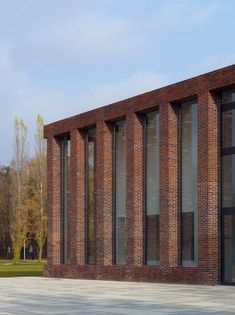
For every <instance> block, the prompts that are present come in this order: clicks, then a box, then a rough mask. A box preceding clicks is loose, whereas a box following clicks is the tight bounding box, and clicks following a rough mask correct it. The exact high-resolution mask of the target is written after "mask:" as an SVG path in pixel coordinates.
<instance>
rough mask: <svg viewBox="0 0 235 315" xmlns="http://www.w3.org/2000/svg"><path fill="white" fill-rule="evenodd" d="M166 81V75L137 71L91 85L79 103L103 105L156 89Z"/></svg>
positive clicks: (90, 105)
mask: <svg viewBox="0 0 235 315" xmlns="http://www.w3.org/2000/svg"><path fill="white" fill-rule="evenodd" d="M167 81H168V79H167V77H166V76H165V75H163V74H158V73H154V72H151V71H142V72H137V73H134V74H132V75H131V76H129V77H128V78H125V79H123V80H121V81H120V82H117V83H112V84H111V83H107V84H102V85H98V86H93V87H91V88H90V89H89V90H88V91H87V92H86V94H85V95H83V96H82V97H81V98H80V99H79V103H80V104H84V106H89V107H93V106H103V105H106V104H109V103H112V102H115V101H118V100H120V99H124V98H127V97H131V96H135V95H137V94H141V93H144V92H147V91H149V90H153V89H157V88H159V87H161V86H163V85H165V84H166V83H167ZM85 104H86V105H85Z"/></svg>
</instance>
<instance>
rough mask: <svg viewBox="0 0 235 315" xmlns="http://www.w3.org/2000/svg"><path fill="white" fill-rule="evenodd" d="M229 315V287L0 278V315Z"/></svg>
mask: <svg viewBox="0 0 235 315" xmlns="http://www.w3.org/2000/svg"><path fill="white" fill-rule="evenodd" d="M5 314H7V315H13V314H14V315H21V314H22V315H33V314H34V315H36V314H37V315H39V314H40V315H54V314H56V315H77V314H84V315H94V314H97V315H106V314H107V315H126V314H130V315H132V314H135V315H156V314H157V315H160V314H167V315H173V314H174V315H184V314H187V315H197V314H204V315H209V314H213V315H218V314H223V315H232V314H233V315H234V314H235V287H234V286H215V287H209V286H189V285H177V284H158V283H136V282H114V281H92V280H72V279H47V278H38V277H30V278H0V315H5Z"/></svg>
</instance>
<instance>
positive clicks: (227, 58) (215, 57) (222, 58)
mask: <svg viewBox="0 0 235 315" xmlns="http://www.w3.org/2000/svg"><path fill="white" fill-rule="evenodd" d="M234 60H235V53H224V54H212V55H208V56H205V57H204V58H202V59H201V60H199V61H198V62H197V63H196V64H194V65H193V66H192V67H191V68H189V74H190V76H195V75H199V74H203V73H205V72H209V71H213V70H216V69H219V68H222V67H226V66H229V65H231V64H234Z"/></svg>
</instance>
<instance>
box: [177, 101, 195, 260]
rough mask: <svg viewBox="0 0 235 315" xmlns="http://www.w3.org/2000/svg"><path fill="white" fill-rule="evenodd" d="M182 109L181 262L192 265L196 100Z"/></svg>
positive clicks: (193, 254) (193, 253)
mask: <svg viewBox="0 0 235 315" xmlns="http://www.w3.org/2000/svg"><path fill="white" fill-rule="evenodd" d="M181 109H182V110H181V147H182V150H181V172H182V174H181V193H182V194H181V207H182V213H181V248H182V263H183V264H184V265H187V264H189V265H191V264H192V263H195V262H196V260H197V211H198V209H197V208H198V197H197V194H198V189H197V182H198V180H197V176H198V153H197V152H198V149H197V147H198V126H197V103H196V102H186V103H183V104H182V107H181Z"/></svg>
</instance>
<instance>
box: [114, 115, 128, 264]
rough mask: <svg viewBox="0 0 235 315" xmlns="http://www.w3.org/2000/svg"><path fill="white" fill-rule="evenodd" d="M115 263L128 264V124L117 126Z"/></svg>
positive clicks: (121, 122) (115, 158)
mask: <svg viewBox="0 0 235 315" xmlns="http://www.w3.org/2000/svg"><path fill="white" fill-rule="evenodd" d="M114 142H115V144H114V155H115V157H114V162H115V244H114V246H115V250H114V255H115V263H116V264H125V262H126V124H125V121H120V122H118V123H116V124H115V136H114Z"/></svg>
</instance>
